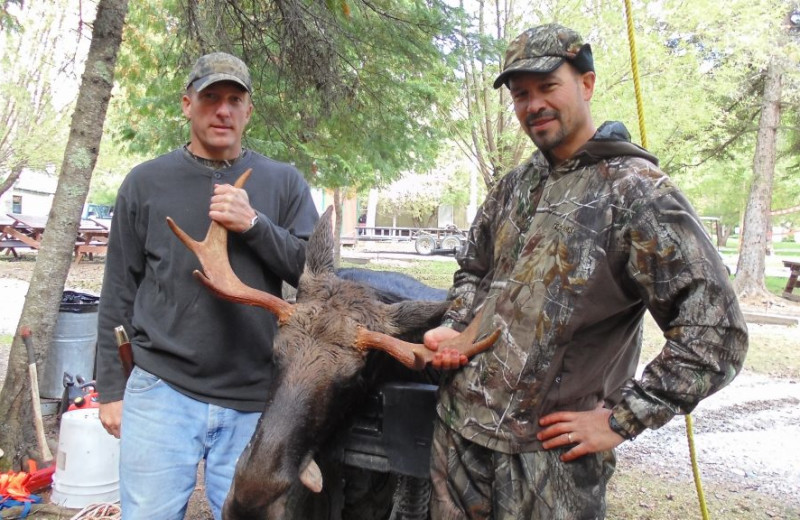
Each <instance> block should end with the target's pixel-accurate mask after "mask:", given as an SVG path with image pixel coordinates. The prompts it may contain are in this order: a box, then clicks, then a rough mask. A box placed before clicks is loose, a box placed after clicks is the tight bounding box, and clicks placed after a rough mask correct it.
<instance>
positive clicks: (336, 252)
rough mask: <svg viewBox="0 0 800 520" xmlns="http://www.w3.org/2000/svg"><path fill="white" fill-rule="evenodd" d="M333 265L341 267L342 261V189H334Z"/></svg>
mask: <svg viewBox="0 0 800 520" xmlns="http://www.w3.org/2000/svg"><path fill="white" fill-rule="evenodd" d="M333 213H334V215H336V218H335V219H333V221H334V224H333V265H334V266H336V267H339V264H340V263H341V260H342V246H341V244H342V189H341V188H334V189H333Z"/></svg>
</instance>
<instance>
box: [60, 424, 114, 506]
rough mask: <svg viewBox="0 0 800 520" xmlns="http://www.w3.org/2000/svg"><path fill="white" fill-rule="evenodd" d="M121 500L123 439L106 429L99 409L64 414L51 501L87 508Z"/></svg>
mask: <svg viewBox="0 0 800 520" xmlns="http://www.w3.org/2000/svg"><path fill="white" fill-rule="evenodd" d="M118 500H119V439H117V438H115V437H114V436H113V435H110V434H109V433H108V432H106V431H105V429H104V428H103V425H102V424H101V423H100V416H99V411H98V409H97V408H87V409H82V410H72V411H70V412H65V413H64V414H63V415H62V416H61V430H60V432H59V436H58V453H57V454H56V471H55V473H54V474H53V492H52V493H51V495H50V501H51V502H53V503H54V504H58V505H60V506H62V507H67V508H74V509H83V508H84V507H86V506H87V505H89V504H95V503H98V502H117V501H118Z"/></svg>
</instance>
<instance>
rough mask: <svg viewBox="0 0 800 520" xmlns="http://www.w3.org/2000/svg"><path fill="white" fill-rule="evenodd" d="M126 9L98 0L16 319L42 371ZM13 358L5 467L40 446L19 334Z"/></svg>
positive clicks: (1, 433)
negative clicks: (58, 163) (49, 205)
mask: <svg viewBox="0 0 800 520" xmlns="http://www.w3.org/2000/svg"><path fill="white" fill-rule="evenodd" d="M127 9H128V0H99V2H98V5H97V16H96V18H95V21H94V26H93V27H94V28H93V30H92V43H91V45H90V47H89V54H88V56H87V58H86V65H85V70H84V73H83V77H82V79H81V85H80V90H79V92H78V101H77V104H76V105H75V112H74V114H73V116H72V124H71V127H70V134H69V139H68V141H67V147H66V151H65V152H64V159H63V162H62V164H61V175H60V176H59V181H58V187H57V188H56V193H55V197H54V199H53V207H52V209H51V211H50V216H49V217H48V221H47V230H46V232H45V233H44V236H43V238H42V246H41V249H40V250H39V253H38V255H37V258H36V266H35V267H34V269H33V275H32V277H31V283H30V287H29V289H28V294H27V296H26V297H25V305H24V306H23V309H22V315H21V317H20V321H19V326H23V325H27V326H29V327H30V328H31V330H32V331H33V341H34V347H35V349H36V359H37V364H38V365H39V366H40V373H41V366H42V365H43V363H42V361H43V360H44V357H45V356H46V353H47V347H48V345H50V342H51V339H52V336H53V328H54V326H55V322H56V318H57V316H58V309H59V304H60V303H61V294H62V291H63V288H64V283H65V282H66V279H67V274H68V272H69V267H70V262H71V260H72V251H73V248H74V246H75V237H76V236H77V233H78V226H79V224H80V217H81V211H82V208H83V204H84V202H85V201H86V195H87V194H88V192H89V181H90V179H91V176H92V170H93V169H94V165H95V163H96V162H97V155H98V152H99V149H100V138H101V137H102V135H103V124H104V122H105V117H106V110H107V108H108V102H109V99H110V98H111V88H112V87H113V84H114V67H115V64H116V61H117V51H118V50H119V46H120V43H121V41H122V29H123V26H124V23H125V15H126V14H127ZM8 364H9V371H8V375H7V376H6V382H5V385H4V386H3V389H2V391H0V417H3V421H2V423H0V447H2V448H3V449H4V450H5V451H6V453H8V454H12V453H13V454H14V456H13V457H4V458H3V459H0V469H7V468H8V467H9V466H10V464H11V463H12V462H13V463H14V464H15V465H17V466H18V465H19V463H20V462H21V456H23V455H25V453H26V451H27V449H26V448H27V447H28V446H35V436H34V431H33V420H32V413H31V402H30V392H29V390H28V388H29V387H28V381H27V378H26V377H25V375H26V367H27V359H26V353H25V347H24V346H23V344H22V341H21V339H20V338H19V336H18V335H17V336H15V337H14V341H13V343H12V345H11V353H10V355H9V363H8ZM37 390H38V389H37Z"/></svg>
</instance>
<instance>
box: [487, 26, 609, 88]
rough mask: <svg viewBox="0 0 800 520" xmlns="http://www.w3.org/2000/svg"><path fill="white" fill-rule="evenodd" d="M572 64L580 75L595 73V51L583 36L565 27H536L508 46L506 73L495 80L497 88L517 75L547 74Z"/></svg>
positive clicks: (504, 69) (504, 71)
mask: <svg viewBox="0 0 800 520" xmlns="http://www.w3.org/2000/svg"><path fill="white" fill-rule="evenodd" d="M565 60H566V61H568V62H570V63H571V64H572V65H573V66H574V67H575V68H577V69H578V70H579V71H580V72H588V71H590V70H592V71H593V70H594V60H593V58H592V47H591V46H590V45H589V44H588V43H583V39H582V38H581V36H580V35H579V34H578V33H576V32H575V31H573V30H572V29H569V28H567V27H564V26H562V25H558V24H554V23H551V24H547V25H539V26H537V27H532V28H530V29H528V30H527V31H525V32H523V33H522V34H520V35H519V36H517V37H516V38H515V39H514V41H512V42H511V43H510V44H509V45H508V50H506V62H505V66H504V68H503V72H501V73H500V75H499V76H497V79H496V80H494V88H500V86H502V85H505V84H507V82H508V77H509V76H510V75H512V74H514V73H515V72H534V73H539V74H547V73H550V72H553V71H554V70H556V69H557V68H558V67H560V66H561V64H562V63H564V61H565Z"/></svg>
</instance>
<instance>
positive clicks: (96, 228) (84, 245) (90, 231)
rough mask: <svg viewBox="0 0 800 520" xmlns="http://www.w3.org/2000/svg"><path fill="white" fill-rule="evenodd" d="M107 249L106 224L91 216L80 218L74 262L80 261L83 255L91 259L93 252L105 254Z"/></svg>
mask: <svg viewBox="0 0 800 520" xmlns="http://www.w3.org/2000/svg"><path fill="white" fill-rule="evenodd" d="M107 249H108V226H106V225H105V224H103V223H102V222H98V221H97V220H95V219H92V218H90V219H84V220H81V226H80V227H79V228H78V239H77V240H76V241H75V263H76V264H78V263H80V261H81V259H83V257H84V256H88V257H89V260H92V259H93V258H94V255H95V254H101V255H105V254H106V250H107Z"/></svg>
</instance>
